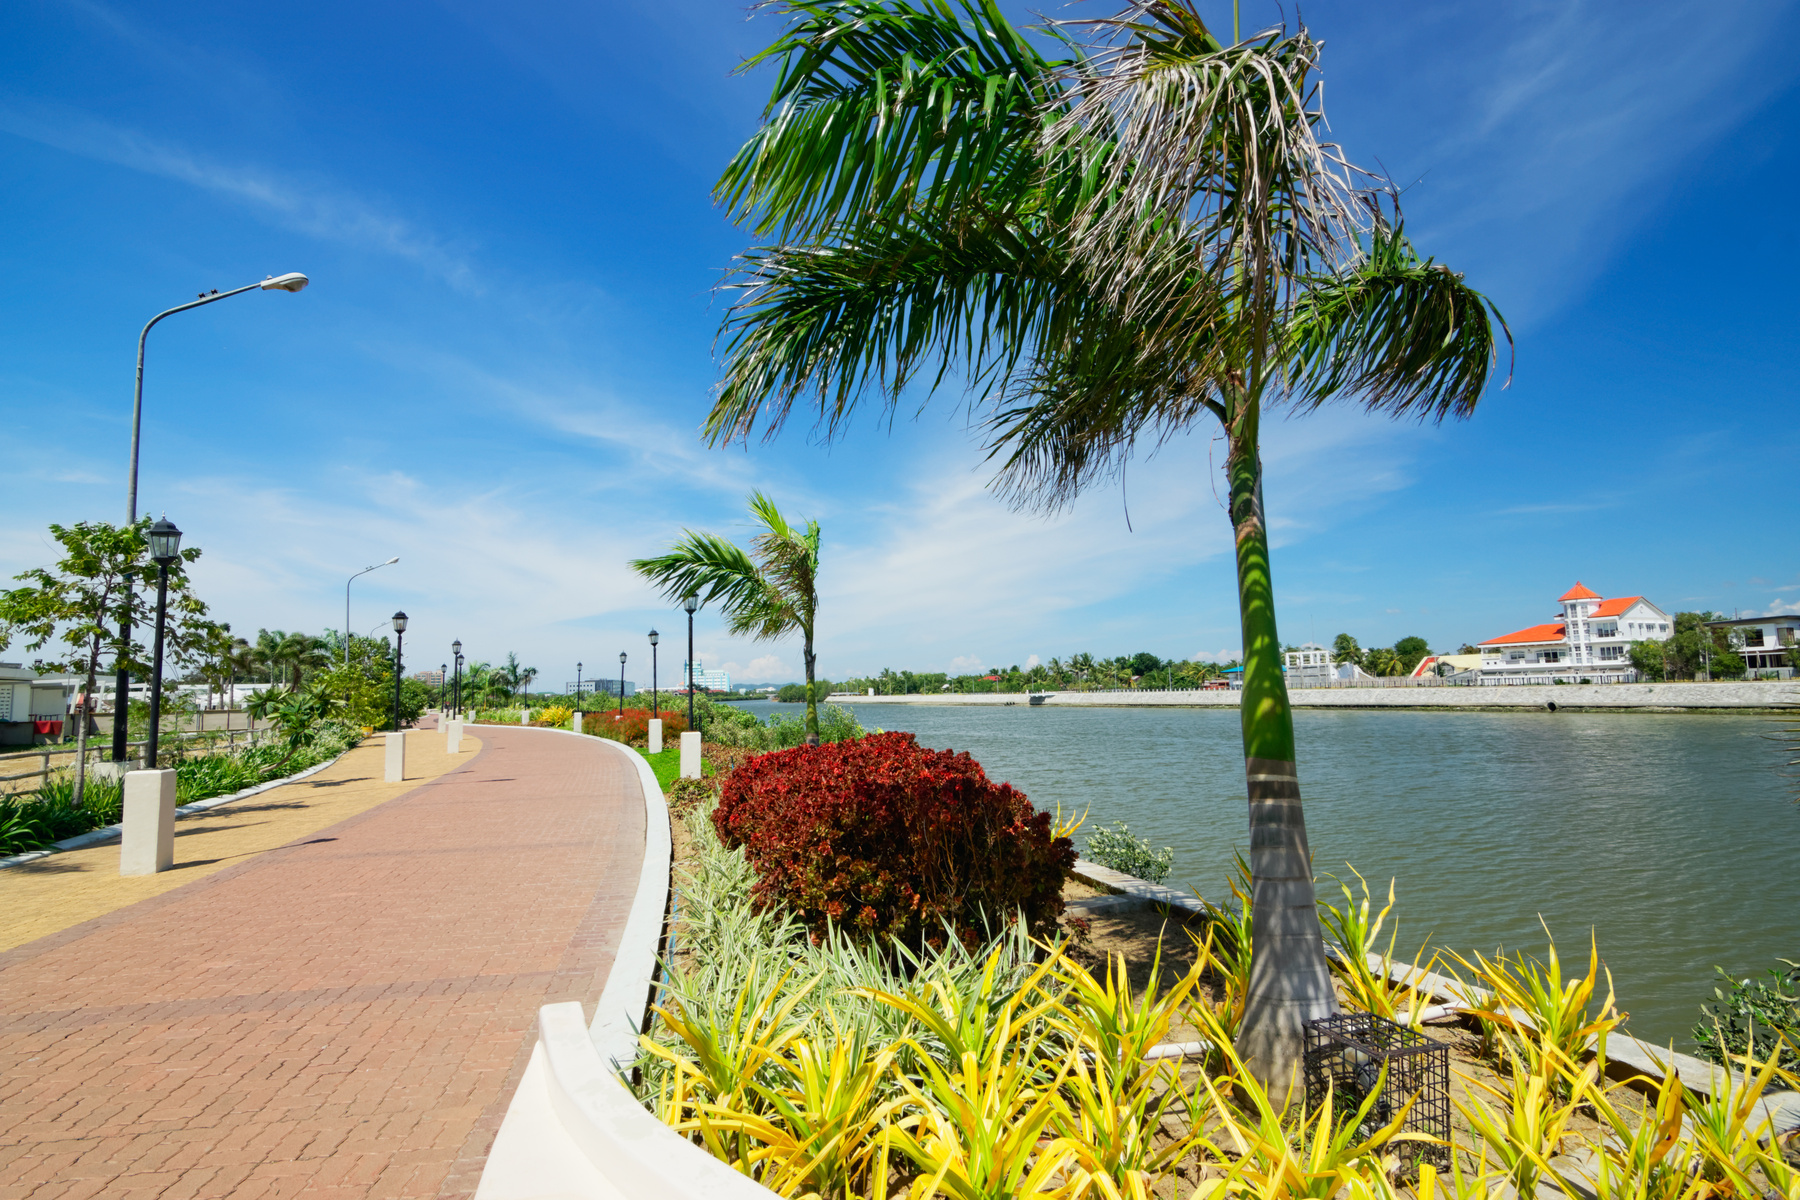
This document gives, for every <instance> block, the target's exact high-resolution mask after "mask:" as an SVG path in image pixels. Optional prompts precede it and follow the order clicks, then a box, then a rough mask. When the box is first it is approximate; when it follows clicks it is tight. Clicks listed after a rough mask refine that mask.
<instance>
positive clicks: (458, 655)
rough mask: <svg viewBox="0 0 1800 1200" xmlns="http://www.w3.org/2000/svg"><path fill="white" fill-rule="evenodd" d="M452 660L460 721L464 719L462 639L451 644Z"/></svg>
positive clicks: (457, 713) (457, 712) (457, 711)
mask: <svg viewBox="0 0 1800 1200" xmlns="http://www.w3.org/2000/svg"><path fill="white" fill-rule="evenodd" d="M450 658H451V661H452V662H454V663H455V664H456V690H455V697H456V715H457V718H458V719H459V720H460V719H461V717H462V665H463V656H462V639H461V638H457V639H456V640H455V641H454V642H451V643H450Z"/></svg>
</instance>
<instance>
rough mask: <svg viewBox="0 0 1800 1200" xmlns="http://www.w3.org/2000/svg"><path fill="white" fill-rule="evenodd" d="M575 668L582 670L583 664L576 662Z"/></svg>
mask: <svg viewBox="0 0 1800 1200" xmlns="http://www.w3.org/2000/svg"><path fill="white" fill-rule="evenodd" d="M575 669H576V670H577V671H579V670H581V664H580V663H576V664H575Z"/></svg>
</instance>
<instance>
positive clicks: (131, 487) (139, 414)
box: [125, 283, 262, 525]
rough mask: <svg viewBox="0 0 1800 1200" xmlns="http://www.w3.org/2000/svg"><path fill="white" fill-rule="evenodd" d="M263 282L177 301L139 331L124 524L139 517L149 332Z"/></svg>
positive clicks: (251, 290) (128, 523) (249, 290)
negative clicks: (140, 443) (162, 322)
mask: <svg viewBox="0 0 1800 1200" xmlns="http://www.w3.org/2000/svg"><path fill="white" fill-rule="evenodd" d="M261 286H262V284H260V283H251V284H246V285H244V286H243V287H241V288H233V289H232V290H231V291H229V292H220V293H219V294H218V295H216V296H202V297H200V299H198V300H189V301H188V302H187V303H186V304H177V305H176V306H175V307H174V308H169V309H164V310H163V311H162V312H159V313H157V314H156V315H155V316H154V317H151V318H150V323H149V324H148V325H145V326H144V332H142V333H140V334H138V353H137V391H136V394H135V395H134V397H133V398H132V402H131V477H130V479H129V480H128V481H127V489H126V490H127V492H128V493H129V494H128V495H127V496H126V497H125V523H126V524H127V525H130V524H131V523H132V522H134V521H136V520H137V483H138V431H139V430H140V429H141V428H142V426H143V421H144V343H145V341H147V340H148V339H149V337H150V331H151V330H152V329H154V328H155V327H156V323H157V322H158V321H160V320H162V319H163V318H164V317H172V316H174V315H175V314H176V313H178V312H186V311H187V310H188V309H190V308H199V307H200V306H201V305H202V304H211V303H212V302H213V301H215V300H224V299H226V298H227V297H229V296H241V295H243V294H244V293H245V292H253V291H255V290H256V289H257V288H259V287H261Z"/></svg>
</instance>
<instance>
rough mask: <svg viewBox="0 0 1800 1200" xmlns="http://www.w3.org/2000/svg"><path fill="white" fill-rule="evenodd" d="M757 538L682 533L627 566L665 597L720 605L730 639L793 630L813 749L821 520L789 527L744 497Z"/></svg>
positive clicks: (758, 496)
mask: <svg viewBox="0 0 1800 1200" xmlns="http://www.w3.org/2000/svg"><path fill="white" fill-rule="evenodd" d="M750 515H751V516H752V517H753V518H755V520H756V524H757V533H756V536H755V537H754V538H752V539H751V543H750V546H751V549H750V552H749V553H745V552H744V551H743V550H742V549H741V548H739V547H738V546H737V545H735V544H734V543H732V542H731V541H729V540H727V539H726V538H722V537H720V536H718V535H717V534H711V533H695V532H694V531H693V530H691V529H684V530H682V537H681V540H680V541H678V542H676V543H675V545H673V546H672V547H670V548H669V552H668V553H667V554H662V555H658V556H657V557H655V558H640V559H634V560H633V561H632V564H631V565H632V568H633V569H634V570H636V571H637V572H638V573H639V574H640V575H642V576H644V578H646V579H648V580H650V581H651V582H652V583H654V584H655V585H656V586H658V587H659V588H661V589H662V593H663V595H664V596H665V597H666V598H668V599H669V600H682V599H685V598H686V597H688V596H699V597H700V598H701V600H702V601H713V600H717V601H719V602H720V603H721V604H722V605H723V606H724V609H725V615H726V617H727V619H728V624H727V629H728V630H729V631H730V633H731V634H732V635H733V636H735V637H742V636H745V635H748V636H750V637H753V638H756V639H758V640H765V639H773V638H780V637H786V636H787V635H789V634H792V633H798V634H799V635H800V638H801V654H802V656H803V658H804V660H805V664H806V744H807V745H809V746H816V745H818V744H819V695H820V693H819V689H818V688H817V687H816V686H815V685H814V671H815V668H816V666H817V662H816V659H815V657H814V655H813V628H814V621H815V619H816V618H817V616H818V611H819V523H818V522H817V521H808V522H807V523H806V524H805V526H804V527H801V526H797V525H794V524H790V523H789V521H788V519H787V518H786V517H784V516H782V515H781V510H780V509H778V508H776V507H775V502H774V501H773V500H771V499H769V498H768V497H767V496H765V495H763V494H762V493H761V492H753V493H751V495H750Z"/></svg>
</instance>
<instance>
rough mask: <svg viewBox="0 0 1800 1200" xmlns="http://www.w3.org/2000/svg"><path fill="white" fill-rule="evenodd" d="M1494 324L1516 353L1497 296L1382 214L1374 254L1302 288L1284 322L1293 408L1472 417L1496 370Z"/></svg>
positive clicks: (1438, 417) (1373, 237)
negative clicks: (1350, 405) (1422, 251)
mask: <svg viewBox="0 0 1800 1200" xmlns="http://www.w3.org/2000/svg"><path fill="white" fill-rule="evenodd" d="M1490 314H1491V316H1492V319H1491V320H1490V319H1489V318H1490ZM1496 325H1498V326H1499V328H1500V332H1501V333H1502V334H1503V335H1504V336H1505V338H1506V343H1507V347H1508V349H1509V350H1510V349H1511V348H1512V344H1513V342H1512V330H1510V329H1508V328H1507V325H1506V320H1505V318H1504V317H1502V316H1501V315H1500V310H1499V309H1498V308H1497V307H1495V306H1494V303H1493V301H1491V300H1489V299H1488V298H1487V297H1485V296H1483V295H1482V294H1481V293H1480V292H1478V291H1476V290H1475V289H1474V288H1472V287H1469V286H1468V285H1467V284H1465V283H1464V282H1463V278H1462V276H1461V275H1459V274H1457V273H1455V272H1453V271H1451V270H1450V269H1449V268H1448V267H1445V266H1442V265H1440V264H1438V263H1436V262H1434V261H1432V260H1431V259H1424V260H1421V259H1420V258H1419V256H1418V254H1417V253H1416V252H1415V251H1414V250H1413V247H1412V244H1411V243H1410V242H1408V241H1407V239H1406V237H1405V235H1404V233H1403V231H1402V229H1401V226H1400V224H1399V223H1395V224H1393V225H1389V224H1388V223H1386V222H1385V221H1383V220H1381V219H1380V215H1379V213H1378V214H1377V220H1376V223H1375V226H1374V228H1373V230H1372V231H1371V234H1370V249H1369V253H1368V255H1367V256H1366V257H1365V258H1364V259H1363V260H1362V261H1361V262H1359V263H1357V264H1356V265H1355V266H1354V267H1353V268H1352V269H1350V270H1348V271H1345V272H1343V273H1342V274H1340V275H1337V276H1335V277H1332V278H1328V279H1325V280H1322V281H1319V282H1318V283H1316V284H1315V285H1314V286H1311V287H1308V288H1307V289H1305V291H1304V292H1303V293H1302V294H1301V297H1300V299H1299V302H1298V303H1297V304H1296V305H1295V307H1294V310H1293V312H1292V314H1291V316H1290V317H1289V319H1288V321H1287V322H1286V326H1285V332H1286V340H1287V366H1286V372H1285V374H1286V381H1285V382H1286V387H1287V389H1288V392H1289V394H1290V395H1291V396H1292V397H1293V400H1292V402H1291V403H1292V407H1293V408H1294V409H1295V410H1296V411H1300V412H1310V411H1311V410H1313V409H1315V408H1318V407H1319V406H1320V405H1322V404H1324V403H1326V402H1327V401H1329V400H1335V399H1341V398H1351V399H1353V400H1355V401H1356V402H1359V403H1361V404H1362V405H1363V406H1364V407H1365V408H1366V409H1368V410H1369V411H1370V412H1381V413H1386V414H1388V415H1389V416H1394V417H1404V416H1416V417H1418V418H1420V419H1421V420H1431V421H1442V420H1443V419H1444V418H1446V417H1467V416H1468V415H1469V414H1470V413H1471V412H1473V411H1474V409H1475V404H1476V402H1477V401H1478V400H1480V398H1481V395H1482V392H1483V391H1484V390H1485V389H1486V387H1487V383H1488V379H1489V377H1490V376H1491V374H1492V372H1493V369H1494V365H1495V359H1496V349H1497V347H1496V343H1495V336H1494V327H1495V326H1496ZM1510 379H1511V368H1510V366H1509V368H1508V381H1509V382H1510Z"/></svg>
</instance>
